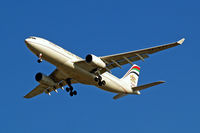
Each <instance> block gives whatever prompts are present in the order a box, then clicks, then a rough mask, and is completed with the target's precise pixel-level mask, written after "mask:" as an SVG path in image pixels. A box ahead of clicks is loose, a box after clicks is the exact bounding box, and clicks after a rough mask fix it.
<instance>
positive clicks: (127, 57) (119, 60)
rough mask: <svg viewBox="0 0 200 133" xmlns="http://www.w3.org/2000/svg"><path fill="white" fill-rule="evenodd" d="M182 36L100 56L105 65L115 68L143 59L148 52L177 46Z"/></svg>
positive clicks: (147, 55) (151, 52)
mask: <svg viewBox="0 0 200 133" xmlns="http://www.w3.org/2000/svg"><path fill="white" fill-rule="evenodd" d="M184 40H185V39H184V38H183V39H181V40H179V41H178V42H174V43H170V44H165V45H160V46H156V47H151V48H146V49H141V50H135V51H131V52H126V53H121V54H114V55H109V56H103V57H100V58H101V59H102V60H103V61H104V62H106V64H107V67H108V68H109V69H112V68H115V67H121V65H124V64H128V63H130V64H132V62H134V61H138V60H143V61H144V59H145V58H147V57H149V55H150V54H153V53H156V52H159V51H162V50H165V49H168V48H172V47H175V46H178V45H180V44H182V43H183V42H184Z"/></svg>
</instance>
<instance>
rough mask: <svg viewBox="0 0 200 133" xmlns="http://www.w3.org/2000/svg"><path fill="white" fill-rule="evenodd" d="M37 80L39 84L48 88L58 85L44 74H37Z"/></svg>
mask: <svg viewBox="0 0 200 133" xmlns="http://www.w3.org/2000/svg"><path fill="white" fill-rule="evenodd" d="M35 80H36V81H37V82H39V83H40V84H43V85H46V86H55V85H56V83H55V82H54V81H53V80H52V79H51V78H50V77H48V76H46V75H44V74H42V73H40V72H39V73H37V74H36V75H35Z"/></svg>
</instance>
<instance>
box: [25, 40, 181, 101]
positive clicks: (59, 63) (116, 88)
mask: <svg viewBox="0 0 200 133" xmlns="http://www.w3.org/2000/svg"><path fill="white" fill-rule="evenodd" d="M184 40H185V39H184V38H183V39H181V40H179V41H177V42H174V43H170V44H164V45H160V46H156V47H151V48H146V49H140V50H136V51H130V52H125V53H120V54H114V55H108V56H100V57H97V56H95V55H93V54H88V55H87V56H86V57H85V59H83V58H81V57H79V56H77V55H75V54H72V53H71V52H69V51H67V50H65V49H63V48H61V47H59V46H58V45H56V44H54V43H52V42H50V41H48V40H46V39H44V38H40V37H35V36H31V37H29V38H26V39H25V44H26V46H27V47H28V48H29V49H30V51H32V52H33V53H34V54H35V55H36V56H37V57H38V60H37V62H38V63H41V62H42V61H43V60H46V61H47V62H49V63H51V64H53V65H55V66H56V69H55V70H54V71H53V72H52V73H51V74H50V75H48V76H47V75H45V74H43V73H41V72H39V73H37V74H36V75H35V80H36V81H37V82H39V85H38V86H37V87H35V89H33V90H32V91H31V92H29V93H28V94H27V95H25V96H24V98H32V97H35V96H37V95H39V94H42V93H46V94H48V95H51V92H52V91H55V92H57V93H58V91H57V89H59V88H61V89H63V90H64V86H66V85H68V87H66V91H67V92H69V95H70V96H74V95H77V91H76V90H74V89H73V87H72V84H75V83H82V84H86V85H94V86H96V87H98V88H100V89H103V90H105V91H109V92H113V93H116V95H115V96H114V97H113V99H119V98H121V97H124V96H126V95H130V94H135V95H140V91H141V90H143V89H147V88H149V87H152V86H155V85H159V84H162V83H164V82H165V81H157V82H153V83H149V84H145V85H140V86H138V85H137V83H138V78H139V73H140V67H139V66H138V65H136V64H133V63H132V62H135V61H138V60H142V61H144V59H145V58H148V57H149V55H150V54H153V53H156V52H159V51H162V50H165V49H168V48H171V47H175V46H178V45H181V44H182V43H183V42H184ZM125 64H131V65H132V67H131V68H130V69H129V70H128V72H127V73H126V74H125V75H124V76H123V77H122V78H118V77H116V76H114V75H112V74H111V71H110V70H111V69H113V68H116V67H119V68H122V65H125Z"/></svg>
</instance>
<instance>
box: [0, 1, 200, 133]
mask: <svg viewBox="0 0 200 133" xmlns="http://www.w3.org/2000/svg"><path fill="white" fill-rule="evenodd" d="M199 4H200V3H199V2H198V1H195V0H190V1H187V0H168V1H160V0H151V1H147V0H146V1H145V0H140V1H135V0H123V1H119V0H99V1H96V0H85V1H81V0H63V1H62V0H57V1H51V0H48V1H45V0H44V1H40V0H34V1H31V0H29V1H27V0H24V1H22V0H18V1H14V0H7V1H4V0H3V1H1V4H0V16H1V19H0V20H1V21H0V29H1V30H0V40H1V41H0V42H1V53H0V54H1V76H0V81H1V88H0V89H1V93H0V106H1V107H0V132H1V133H12V132H19V133H36V132H37V133H42V132H48V133H54V132H71V133H80V132H93V133H102V132H105V133H108V132H115V133H121V132H137V133H146V132H152V133H160V132H162V133H169V132H172V133H173V132H182V133H188V132H193V133H197V132H200V127H199V119H200V115H199V112H200V107H199V101H200V98H199V93H200V89H199V84H198V82H199V67H200V62H199V48H200V46H199V41H200V39H199V35H200V34H199V30H200V28H199V24H200V9H199ZM33 35H34V36H39V37H43V38H46V39H48V40H50V41H52V42H54V43H56V44H58V45H60V46H61V47H63V48H65V49H67V50H69V51H71V52H72V53H75V54H77V55H79V56H81V57H82V58H84V57H85V56H86V55H87V54H88V53H92V54H95V55H97V56H103V55H109V54H116V53H121V52H127V51H132V50H137V49H140V48H147V47H151V46H156V45H159V44H166V43H170V42H174V41H177V40H179V39H181V38H183V37H185V38H186V41H185V42H184V44H183V45H182V46H178V47H175V48H172V49H169V50H166V51H163V52H160V53H156V54H154V55H151V57H150V58H148V59H146V61H145V62H142V61H138V62H136V64H138V65H140V66H141V74H140V79H139V84H145V83H150V82H154V81H158V80H165V81H166V83H165V84H162V85H160V86H156V87H152V88H150V89H147V90H144V91H142V95H140V96H127V97H124V98H122V99H120V100H118V101H114V100H113V99H112V97H113V96H114V95H113V94H112V93H109V92H105V91H103V90H100V89H98V88H96V87H94V86H86V85H82V84H76V85H74V88H76V89H77V91H78V95H77V96H75V97H70V96H69V95H68V94H67V93H66V92H65V91H62V90H59V93H58V94H56V93H52V96H48V95H41V96H38V97H35V98H33V99H28V100H27V99H24V98H23V96H24V95H25V94H26V93H28V92H29V91H30V90H31V89H33V88H34V87H35V86H36V85H37V84H38V83H37V82H36V81H35V80H34V75H35V74H36V73H37V72H43V73H45V74H49V73H51V71H53V70H54V69H55V67H54V66H53V65H51V64H49V63H48V62H43V63H42V64H38V63H37V62H36V60H37V58H36V56H35V55H33V54H32V53H31V52H30V51H29V50H28V48H27V47H26V45H25V43H24V39H25V38H27V37H29V36H33ZM129 67H131V66H130V65H125V66H123V69H120V68H116V69H114V70H112V72H113V74H115V75H116V76H117V77H122V76H123V75H124V74H125V73H126V71H127V70H128V69H129Z"/></svg>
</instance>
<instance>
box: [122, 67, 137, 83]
mask: <svg viewBox="0 0 200 133" xmlns="http://www.w3.org/2000/svg"><path fill="white" fill-rule="evenodd" d="M139 73H140V67H139V66H137V65H135V64H134V65H133V66H132V67H131V68H130V69H129V71H128V72H127V73H126V74H125V75H124V77H123V78H122V79H123V81H124V82H126V83H127V84H128V85H130V86H131V87H136V86H137V83H138V78H139Z"/></svg>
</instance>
